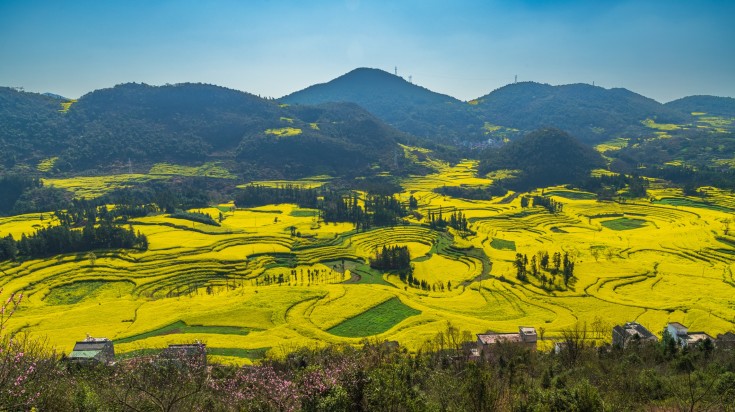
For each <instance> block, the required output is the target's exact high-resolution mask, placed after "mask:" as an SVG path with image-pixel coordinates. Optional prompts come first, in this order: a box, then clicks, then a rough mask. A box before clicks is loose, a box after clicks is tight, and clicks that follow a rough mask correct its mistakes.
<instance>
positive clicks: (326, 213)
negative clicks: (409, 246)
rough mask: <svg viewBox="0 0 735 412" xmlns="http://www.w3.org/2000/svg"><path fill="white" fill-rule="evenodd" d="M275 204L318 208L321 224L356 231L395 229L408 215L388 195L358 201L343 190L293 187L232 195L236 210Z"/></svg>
mask: <svg viewBox="0 0 735 412" xmlns="http://www.w3.org/2000/svg"><path fill="white" fill-rule="evenodd" d="M277 203H296V204H297V205H298V206H299V207H304V208H315V209H318V210H319V219H321V220H323V221H324V222H326V223H332V222H349V223H352V224H354V225H355V229H356V230H357V231H360V230H367V229H369V228H371V227H380V226H395V225H397V224H399V223H400V222H401V220H402V219H403V218H404V217H405V216H406V215H407V214H408V211H407V210H406V207H405V206H404V205H403V204H401V202H400V201H398V199H396V198H395V197H394V196H392V195H380V194H372V193H368V194H366V195H365V197H364V199H363V201H362V202H361V198H360V197H359V196H358V194H357V193H355V192H348V193H347V194H345V193H344V191H339V190H334V189H330V188H327V187H323V188H320V189H307V188H304V187H301V186H296V185H283V186H277V187H265V186H260V185H249V186H246V187H244V188H243V189H242V190H241V191H239V192H238V193H237V194H236V195H235V205H236V206H237V207H254V206H264V205H268V204H277ZM361 203H362V204H364V207H363V206H362V205H361Z"/></svg>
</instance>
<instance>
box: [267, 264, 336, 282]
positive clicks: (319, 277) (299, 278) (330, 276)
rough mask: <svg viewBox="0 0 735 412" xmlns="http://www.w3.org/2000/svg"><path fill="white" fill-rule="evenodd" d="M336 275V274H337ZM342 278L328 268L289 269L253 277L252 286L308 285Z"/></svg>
mask: <svg viewBox="0 0 735 412" xmlns="http://www.w3.org/2000/svg"><path fill="white" fill-rule="evenodd" d="M337 275H338V276H337ZM342 280H343V278H342V274H341V273H338V272H335V271H334V270H328V269H309V268H307V269H306V271H304V269H303V268H301V269H300V270H297V269H291V270H290V271H289V272H288V273H279V274H278V275H275V274H273V275H265V276H261V277H258V278H256V279H255V283H254V286H269V285H279V286H281V285H288V286H304V285H306V286H310V285H315V284H320V283H336V282H341V281H342Z"/></svg>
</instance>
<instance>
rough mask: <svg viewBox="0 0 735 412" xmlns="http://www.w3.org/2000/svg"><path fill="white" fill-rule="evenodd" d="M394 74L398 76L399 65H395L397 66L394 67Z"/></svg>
mask: <svg viewBox="0 0 735 412" xmlns="http://www.w3.org/2000/svg"><path fill="white" fill-rule="evenodd" d="M393 74H395V75H396V76H398V66H396V67H395V68H394V69H393Z"/></svg>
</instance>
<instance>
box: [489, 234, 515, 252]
mask: <svg viewBox="0 0 735 412" xmlns="http://www.w3.org/2000/svg"><path fill="white" fill-rule="evenodd" d="M490 246H491V247H492V248H493V249H497V250H512V251H515V250H516V242H514V241H512V240H505V239H501V238H498V237H494V238H493V240H492V242H490Z"/></svg>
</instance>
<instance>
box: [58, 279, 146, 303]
mask: <svg viewBox="0 0 735 412" xmlns="http://www.w3.org/2000/svg"><path fill="white" fill-rule="evenodd" d="M132 288H133V283H132V282H109V281H105V280H82V281H77V282H73V283H70V284H67V285H62V286H58V287H55V288H53V289H51V292H49V294H48V295H47V296H46V298H45V299H44V301H45V302H46V303H47V304H49V305H73V304H75V303H79V302H81V301H82V300H85V299H91V298H95V297H98V296H99V295H101V294H102V293H104V292H106V291H110V292H112V293H113V294H115V293H116V294H117V295H122V294H127V293H129V292H130V291H131V290H132Z"/></svg>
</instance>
